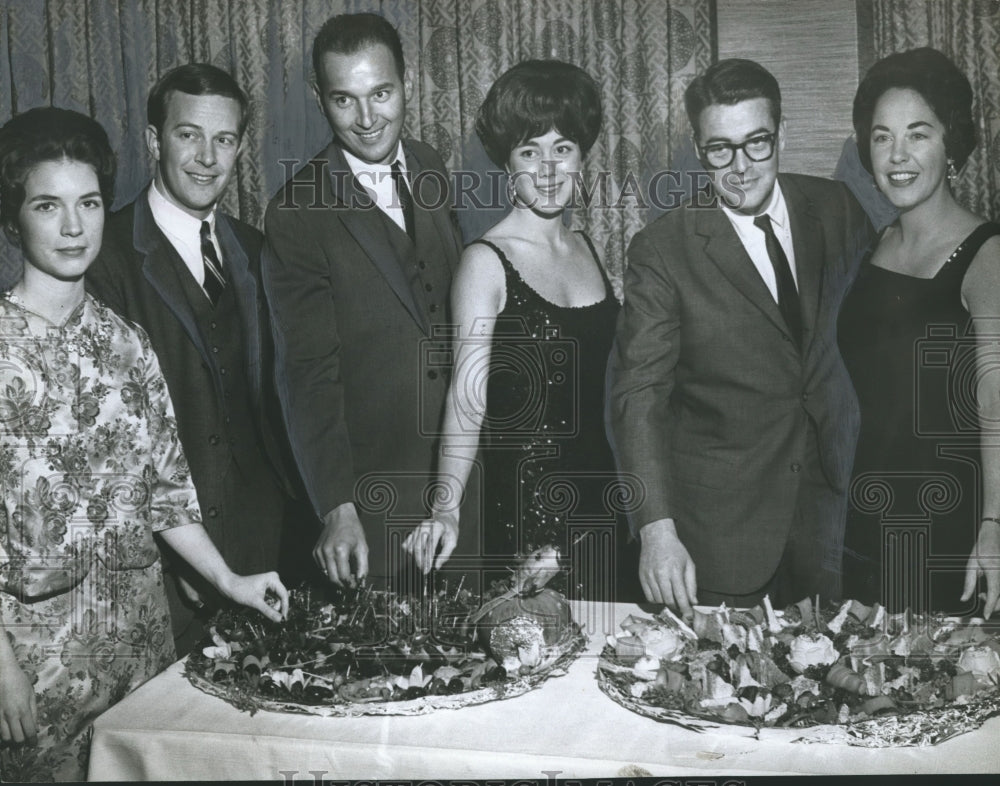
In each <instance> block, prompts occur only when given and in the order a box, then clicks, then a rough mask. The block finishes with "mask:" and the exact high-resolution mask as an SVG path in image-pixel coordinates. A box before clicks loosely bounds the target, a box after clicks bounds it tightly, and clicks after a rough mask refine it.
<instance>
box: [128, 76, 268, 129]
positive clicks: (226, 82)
mask: <svg viewBox="0 0 1000 786" xmlns="http://www.w3.org/2000/svg"><path fill="white" fill-rule="evenodd" d="M175 90H176V91H177V92H179V93H187V94H188V95H192V96H223V97H224V98H232V99H234V100H235V101H237V102H238V103H239V105H240V127H239V134H240V137H242V136H243V132H244V131H245V130H246V127H247V122H248V121H249V119H250V99H249V98H247V94H246V93H244V92H243V90H242V88H240V86H239V85H238V84H237V83H236V80H235V79H233V77H232V76H231V75H230V74H228V73H227V72H226V71H223V70H222V69H221V68H218V67H216V66H214V65H211V64H210V63H186V64H185V65H182V66H177V68H172V69H170V70H169V71H167V73H165V74H164V75H163V76H161V77H160V78H159V79H158V80H157V81H156V84H155V85H153V89H152V90H150V91H149V98H148V99H147V100H146V122H148V123H149V124H150V125H151V126H153V127H154V128H155V129H156V131H157V133H160V134H162V133H163V124H164V123H165V122H166V121H167V99H168V98H169V97H170V93H172V92H173V91H175Z"/></svg>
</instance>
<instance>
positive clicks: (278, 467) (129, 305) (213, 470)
mask: <svg viewBox="0 0 1000 786" xmlns="http://www.w3.org/2000/svg"><path fill="white" fill-rule="evenodd" d="M147 114H148V121H149V126H148V127H147V128H146V145H147V148H148V149H149V152H150V155H151V156H152V157H153V159H154V160H155V161H156V173H155V176H154V178H153V182H152V183H151V184H150V185H149V187H148V188H147V189H146V190H145V191H144V192H143V193H142V194H140V195H139V197H138V198H137V199H136V200H135V201H134V202H133V203H132V204H130V205H128V206H126V207H125V208H124V209H123V210H121V211H120V212H118V213H116V214H115V215H114V216H113V217H112V218H111V219H110V220H109V221H108V225H107V228H106V230H105V237H104V248H103V249H102V252H101V255H100V258H99V259H98V260H97V262H95V264H94V265H93V266H92V267H91V269H90V270H89V271H88V274H87V279H88V283H89V286H90V288H91V290H92V291H93V293H94V294H95V295H97V296H98V297H99V298H101V299H102V300H104V301H105V302H107V303H108V304H109V305H110V306H111V307H112V308H114V309H115V310H116V311H118V312H119V313H120V314H121V315H122V316H124V317H126V318H127V319H129V320H131V321H133V322H135V323H136V324H138V325H140V326H141V327H142V328H143V329H145V331H146V332H147V333H148V334H149V337H150V339H151V341H152V344H153V348H154V349H155V350H156V354H157V356H158V357H159V360H160V365H161V366H162V368H163V374H164V376H165V377H166V380H167V385H168V386H169V388H170V396H171V398H172V399H173V402H174V409H175V410H176V416H177V426H178V431H179V434H180V438H181V443H182V445H183V447H184V453H185V455H186V457H187V460H188V463H189V465H190V468H191V476H192V478H193V480H194V484H195V487H196V488H197V491H198V501H199V504H200V506H201V512H202V518H203V520H204V524H205V529H206V530H207V531H208V533H209V535H210V536H211V537H212V539H213V540H214V542H215V544H216V545H217V546H218V548H219V550H220V551H221V552H222V555H223V556H224V557H225V558H226V561H227V562H228V563H229V564H230V565H231V566H232V567H233V570H235V571H238V572H240V573H257V572H260V571H264V570H272V569H275V568H276V567H278V554H279V546H280V540H281V536H282V530H283V529H284V522H285V521H286V520H288V519H289V517H290V515H291V512H292V510H293V508H292V503H291V500H290V495H289V492H288V489H289V482H288V480H287V478H288V473H287V472H286V469H285V460H284V456H285V455H287V454H286V453H285V448H284V437H283V436H282V434H283V432H282V431H281V430H280V420H278V419H277V417H275V415H276V413H277V408H276V406H277V405H276V401H277V399H276V396H275V394H274V392H273V372H272V368H273V366H272V364H271V355H272V352H271V348H270V347H271V338H270V328H269V324H268V319H267V308H266V305H265V302H264V292H263V288H262V287H261V285H260V280H259V255H260V248H261V235H260V233H259V232H258V231H257V230H256V229H254V228H253V227H250V226H248V225H246V224H244V223H242V222H240V221H238V220H236V219H235V218H232V217H231V216H228V215H226V214H225V213H224V212H222V211H221V210H220V209H218V201H219V199H220V197H221V196H222V194H223V192H224V191H225V189H226V186H227V185H228V184H229V181H230V179H231V178H232V176H233V174H234V173H235V171H236V161H237V158H238V156H239V154H240V150H241V144H242V139H243V132H244V129H245V128H246V123H247V98H246V95H245V94H244V92H243V91H242V90H241V89H240V87H239V86H238V85H237V84H236V82H235V81H234V80H233V78H232V77H231V76H230V75H229V74H227V73H226V72H225V71H222V70H220V69H218V68H216V67H214V66H211V65H206V64H200V63H191V64H187V65H183V66H180V67H178V68H175V69H173V70H171V71H169V72H168V73H166V74H165V75H163V76H162V77H161V78H160V80H159V81H158V82H157V83H156V85H155V86H154V87H153V89H152V91H151V93H150V96H149V100H148V104H147ZM275 426H277V428H275ZM166 557H167V560H166V561H167V563H168V565H169V572H171V573H172V574H173V578H174V579H176V581H171V580H169V579H168V582H167V584H168V596H169V598H170V601H171V612H172V616H173V625H174V635H175V639H176V642H177V649H178V652H179V653H181V654H183V653H185V652H187V651H188V650H189V649H190V648H191V647H192V646H193V645H194V644H195V643H196V642H197V640H198V638H200V636H201V624H200V620H202V619H204V618H205V617H206V615H208V614H210V613H211V612H212V611H213V610H214V608H215V607H216V606H217V604H218V602H219V601H220V600H221V599H220V598H218V597H216V596H215V595H214V594H213V593H212V592H211V591H210V590H209V588H208V587H207V585H204V584H203V583H199V582H198V581H197V580H196V579H195V577H194V576H189V575H187V574H185V573H182V570H184V566H183V565H182V564H173V563H180V561H179V560H176V561H175V560H170V555H169V554H168V555H166Z"/></svg>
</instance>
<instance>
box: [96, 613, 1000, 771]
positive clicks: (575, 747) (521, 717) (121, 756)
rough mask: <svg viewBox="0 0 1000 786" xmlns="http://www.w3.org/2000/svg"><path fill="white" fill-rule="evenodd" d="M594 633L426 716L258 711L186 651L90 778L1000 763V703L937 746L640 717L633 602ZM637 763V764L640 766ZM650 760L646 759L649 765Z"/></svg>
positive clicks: (106, 748)
mask: <svg viewBox="0 0 1000 786" xmlns="http://www.w3.org/2000/svg"><path fill="white" fill-rule="evenodd" d="M575 611H576V619H577V620H578V621H579V622H580V623H581V624H583V625H584V627H585V629H586V630H587V633H588V635H589V637H590V644H589V646H588V648H587V650H586V651H585V652H584V654H583V655H582V656H581V657H580V658H579V659H578V660H577V661H576V662H575V663H574V664H573V665H572V667H571V668H570V670H569V672H568V673H567V674H566V675H565V676H563V677H558V678H554V679H551V680H549V681H548V682H546V683H545V684H544V685H543V686H542V687H541V688H539V689H538V690H535V691H532V692H530V693H527V694H525V695H523V696H520V697H517V698H514V699H508V700H506V701H497V702H493V703H490V704H483V705H480V706H475V707H465V708H462V709H459V710H440V711H437V712H435V713H432V714H430V715H423V716H415V717H391V716H390V717H361V718H319V717H315V716H300V715H288V714H280V713H271V712H259V713H257V714H256V715H254V716H253V717H251V716H250V715H249V714H247V713H244V712H241V711H239V710H237V709H235V708H233V707H231V706H230V705H229V704H227V703H226V702H224V701H222V700H221V699H217V698H214V697H212V696H209V695H207V694H204V693H202V692H201V691H199V690H197V689H196V688H194V687H192V686H191V684H190V683H188V681H187V680H186V679H185V678H184V677H183V664H182V663H176V664H174V665H173V666H172V667H171V668H169V669H168V670H167V671H165V672H164V673H163V674H161V675H159V676H158V677H156V678H155V679H154V680H152V681H150V682H148V683H147V684H146V685H144V686H142V687H141V688H140V689H139V690H137V691H136V692H135V693H133V694H131V695H130V696H129V697H127V698H126V699H125V700H124V701H122V702H121V703H120V704H118V705H117V706H115V707H113V708H111V709H110V710H109V711H108V712H106V713H105V714H104V715H102V716H101V717H100V718H99V719H98V720H97V722H96V723H95V730H94V740H93V746H92V751H91V759H90V778H91V779H92V780H222V779H263V780H274V779H278V780H285V781H288V780H291V779H300V780H304V781H305V780H308V781H313V780H314V779H315V778H316V777H317V775H316V773H319V774H320V777H322V778H324V779H361V778H364V779H374V778H382V779H390V778H391V779H399V778H405V779H446V778H447V779H457V778H533V779H541V778H545V777H546V775H551V776H552V777H561V778H598V777H608V776H615V775H633V776H636V775H644V774H649V775H654V776H666V775H708V774H711V775H731V774H746V775H749V774H759V775H767V774H790V773H795V774H834V775H843V774H861V773H868V774H885V773H898V774H918V773H921V774H923V773H958V772H961V773H998V772H1000V744H998V742H997V741H998V740H1000V717H998V718H992V719H991V720H989V721H987V723H986V724H985V725H984V726H983V727H982V728H981V729H979V730H978V731H976V732H973V733H969V734H965V735H962V736H959V737H956V738H954V739H951V740H948V741H946V742H944V743H941V744H939V745H936V746H933V747H930V748H899V749H891V750H885V749H881V750H869V749H865V748H856V747H851V746H847V745H829V744H817V743H812V744H805V743H796V742H793V740H794V739H795V738H796V737H798V736H800V733H799V732H795V731H791V730H785V729H765V730H763V731H762V733H761V735H760V739H755V738H754V736H753V731H752V730H751V729H745V728H740V727H722V728H721V729H720V730H719V731H718V732H707V733H697V732H690V731H685V730H683V729H680V728H677V727H675V726H670V725H667V724H662V723H658V722H656V721H653V720H650V719H647V718H643V717H641V716H639V715H636V714H634V713H632V712H630V711H628V710H626V709H624V708H623V707H621V706H619V705H617V704H615V703H614V702H612V701H611V700H610V699H609V698H607V697H606V696H605V695H604V694H603V693H602V692H601V691H600V689H599V688H598V686H597V682H596V679H595V677H594V670H595V667H596V663H597V653H598V652H599V651H600V649H601V647H602V645H603V643H604V635H605V633H606V632H609V631H613V630H616V629H617V626H618V623H619V622H620V621H621V620H622V619H624V618H625V616H626V615H627V614H629V613H642V612H640V611H639V609H638V608H637V607H635V606H632V605H628V604H618V605H616V606H606V605H600V604H586V603H584V604H579V605H578V606H577V607H576V609H575ZM637 768H638V769H637ZM641 770H644V771H645V772H642V771H641Z"/></svg>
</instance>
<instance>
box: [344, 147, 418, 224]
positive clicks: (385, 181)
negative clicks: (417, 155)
mask: <svg viewBox="0 0 1000 786" xmlns="http://www.w3.org/2000/svg"><path fill="white" fill-rule="evenodd" d="M341 150H342V151H343V153H344V158H345V159H346V160H347V165H348V166H349V167H350V168H351V172H352V173H353V174H354V177H356V178H357V179H358V182H359V183H360V184H361V187H362V188H363V189H364V190H365V191H367V192H368V196H370V197H371V198H372V199H373V200H374V201H375V204H376V205H378V206H379V208H380V209H381V210H382V212H383V213H385V214H386V215H387V216H389V218H391V219H392V220H393V221H395V222H396V225H397V226H398V227H399V228H400V229H402V230H403V231H404V232H405V231H406V216H404V215H403V207H402V205H400V204H399V199H397V198H396V188H395V186H394V185H393V182H392V162H390V163H388V164H370V163H368V162H367V161H362V160H361V159H360V158H358V157H357V156H354V155H351V153H350V152H349V151H348V150H346V149H344V148H341ZM393 161H395V162H396V163H398V164H399V169H400V171H401V172H402V173H403V175H406V156H404V155H403V143H402V142H400V143H399V144H398V145H397V147H396V157H395V158H394V159H393Z"/></svg>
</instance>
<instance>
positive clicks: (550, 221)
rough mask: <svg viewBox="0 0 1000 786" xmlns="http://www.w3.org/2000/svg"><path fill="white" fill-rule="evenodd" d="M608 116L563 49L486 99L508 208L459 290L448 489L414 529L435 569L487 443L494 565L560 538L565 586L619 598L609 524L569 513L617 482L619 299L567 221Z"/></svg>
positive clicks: (475, 252)
mask: <svg viewBox="0 0 1000 786" xmlns="http://www.w3.org/2000/svg"><path fill="white" fill-rule="evenodd" d="M600 127H601V101H600V94H599V91H598V88H597V85H596V84H595V82H594V80H593V78H592V77H591V76H590V75H589V74H588V73H587V72H585V71H584V70H583V69H581V68H579V67H578V66H575V65H572V64H570V63H564V62H560V61H556V60H529V61H526V62H523V63H519V64H517V65H515V66H514V67H512V68H511V69H509V70H508V71H507V72H506V73H504V74H503V75H502V76H500V78H499V79H497V80H496V82H495V83H494V84H493V86H492V87H491V88H490V90H489V93H488V95H487V96H486V100H485V101H484V102H483V105H482V107H480V110H479V115H478V118H477V120H476V131H477V133H478V134H479V137H480V139H481V140H482V143H483V146H484V147H485V149H486V151H487V153H488V154H489V156H490V158H491V159H492V160H493V161H494V163H496V164H497V166H500V167H503V169H504V170H505V171H506V173H507V195H508V199H509V201H510V202H511V203H512V205H513V210H512V211H511V212H510V213H509V214H508V215H507V216H506V217H505V218H503V219H502V220H501V221H500V222H498V223H497V224H496V225H495V226H494V227H493V228H491V229H490V230H489V231H488V232H486V234H485V235H484V236H483V237H482V238H481V239H480V240H477V241H475V242H474V243H472V244H471V245H469V247H468V248H467V249H466V250H465V253H464V254H463V255H462V260H461V263H460V265H459V269H458V272H457V274H456V277H455V281H454V284H453V286H452V310H453V320H454V322H455V323H456V324H457V325H458V330H459V340H458V343H457V345H456V348H457V350H456V353H455V366H454V374H453V377H452V384H451V388H450V392H449V397H448V401H447V403H446V405H445V422H444V438H443V443H442V447H441V460H440V467H439V473H438V483H439V487H440V488H441V489H443V490H445V491H444V492H443V493H442V494H440V495H439V497H438V499H437V500H436V501H435V504H434V508H433V511H432V515H431V518H430V519H429V520H427V521H425V522H423V524H421V525H420V527H418V528H417V529H416V530H415V531H414V532H413V533H412V534H411V535H410V537H409V538H408V539H407V541H406V548H407V549H408V550H410V551H411V553H412V554H413V555H414V557H415V559H416V561H417V563H418V565H420V567H421V568H422V569H423V570H425V571H427V570H429V569H430V568H431V567H432V566H441V565H442V564H444V562H445V561H446V560H447V559H448V557H449V556H450V554H451V552H452V550H453V549H454V547H455V544H456V543H457V540H458V528H459V524H460V522H459V518H458V505H457V502H458V500H460V499H461V497H462V494H463V493H464V490H465V486H466V481H467V479H468V477H469V474H470V472H471V471H472V468H473V464H474V462H475V459H476V456H477V451H480V449H481V452H479V456H480V461H481V464H480V466H481V469H482V480H483V484H482V485H483V493H482V496H483V500H484V504H483V511H484V521H483V525H482V526H483V532H484V535H483V542H484V545H485V549H486V552H485V553H486V555H487V556H488V557H490V558H492V560H491V563H492V564H494V565H497V566H498V567H501V566H502V565H504V564H505V563H509V562H510V561H511V559H512V557H513V556H514V555H515V554H528V553H529V552H532V551H535V550H537V549H539V548H543V547H549V546H555V547H558V548H559V549H560V551H561V553H562V554H564V555H566V556H567V557H568V560H567V561H568V563H569V565H570V572H569V574H568V580H566V579H567V576H566V575H564V576H563V577H562V579H563V583H562V588H563V589H566V590H569V591H570V592H571V593H572V594H582V595H583V596H585V597H588V598H591V599H598V600H611V599H612V597H613V595H612V587H611V586H610V578H611V576H610V573H609V572H608V571H607V570H606V569H605V566H607V565H608V564H609V562H610V561H611V560H613V559H614V556H613V554H612V551H613V546H612V545H609V544H608V542H607V540H606V539H605V537H606V533H602V534H598V533H584V532H582V531H579V532H576V533H575V534H574V536H573V537H571V535H570V533H571V530H572V529H573V528H572V527H571V524H572V522H571V517H576V518H582V519H587V518H588V516H590V517H591V518H590V519H589V520H591V521H593V520H594V518H593V517H595V516H596V517H598V518H601V517H603V519H604V521H605V523H607V522H608V520H609V514H608V510H607V507H606V505H607V503H606V502H605V499H606V496H605V493H606V492H607V490H608V489H609V488H610V487H612V486H613V484H614V482H615V474H614V462H613V459H612V456H611V451H610V449H609V447H608V443H607V440H606V438H605V434H604V421H603V393H604V371H605V366H606V363H607V358H608V353H609V351H610V349H611V342H612V339H613V336H614V328H615V320H616V315H617V312H618V301H617V300H616V299H615V296H614V294H613V292H612V289H611V284H610V283H609V281H608V277H607V275H606V274H605V271H604V268H603V266H602V265H601V261H600V259H599V257H598V255H597V250H596V249H595V248H594V246H593V244H592V243H591V242H590V239H589V238H588V237H587V236H586V235H585V234H583V233H582V232H574V231H570V230H569V229H568V228H567V226H566V222H564V217H565V212H566V210H567V208H569V207H570V206H571V205H572V203H573V199H574V194H575V186H576V183H577V179H578V178H579V176H580V175H581V173H582V168H583V159H584V156H585V155H586V154H587V152H588V151H589V150H590V148H591V147H592V146H593V144H594V142H595V140H596V139H597V135H598V133H599V131H600ZM610 521H611V523H613V521H614V519H613V516H611V517H610ZM475 523H476V522H473V525H475ZM587 549H589V550H590V553H589V555H587V556H586V557H585V556H584V554H583V552H584V551H585V550H587ZM590 560H594V561H593V562H590ZM588 563H589V566H588ZM594 566H600V567H597V568H595V567H594ZM602 571H603V572H602ZM633 572H634V571H633ZM557 585H558V581H557Z"/></svg>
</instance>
